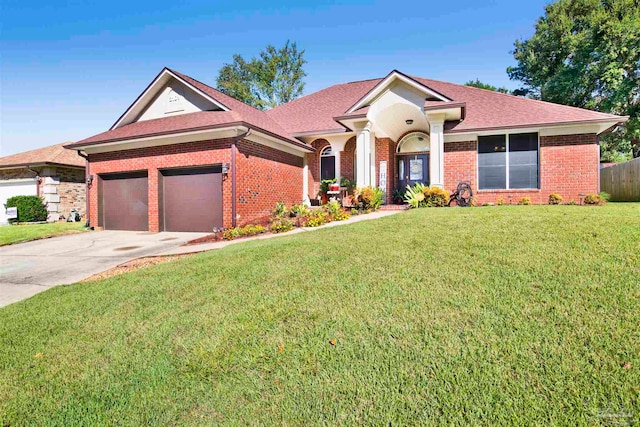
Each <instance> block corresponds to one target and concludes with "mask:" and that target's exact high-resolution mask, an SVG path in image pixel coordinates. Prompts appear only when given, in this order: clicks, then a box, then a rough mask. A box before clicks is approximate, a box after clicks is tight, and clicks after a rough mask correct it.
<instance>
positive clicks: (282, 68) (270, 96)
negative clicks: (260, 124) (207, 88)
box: [216, 40, 307, 110]
mask: <svg viewBox="0 0 640 427" xmlns="http://www.w3.org/2000/svg"><path fill="white" fill-rule="evenodd" d="M306 63H307V61H306V60H305V59H304V50H298V46H297V45H296V43H295V42H293V43H290V42H289V41H288V40H287V42H286V43H285V45H284V46H283V47H282V48H280V49H277V48H275V47H274V46H271V45H269V46H267V47H266V48H265V49H264V50H263V51H262V52H260V55H259V56H258V57H257V58H252V59H251V60H250V61H245V60H244V58H243V57H242V56H241V55H234V56H233V62H231V63H230V64H224V65H223V66H222V68H221V69H220V73H219V74H218V78H217V80H216V84H217V87H218V90H219V91H221V92H223V93H225V94H227V95H229V96H232V97H234V98H236V99H238V100H240V101H242V102H244V103H245V104H248V105H252V106H254V107H256V108H258V109H260V110H266V109H269V108H273V107H276V106H278V105H281V104H285V103H287V102H289V101H292V100H294V99H296V98H297V97H299V96H300V95H302V91H303V90H304V81H303V79H304V77H305V76H306V75H307V74H306V73H305V71H304V68H303V66H304V64H306Z"/></svg>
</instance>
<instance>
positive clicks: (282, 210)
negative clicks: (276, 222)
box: [271, 202, 289, 218]
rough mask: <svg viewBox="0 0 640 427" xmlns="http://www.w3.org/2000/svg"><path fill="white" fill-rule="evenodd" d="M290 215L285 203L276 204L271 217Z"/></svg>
mask: <svg viewBox="0 0 640 427" xmlns="http://www.w3.org/2000/svg"><path fill="white" fill-rule="evenodd" d="M288 214H289V212H287V206H286V205H285V204H284V202H278V203H276V207H275V208H273V210H272V211H271V215H272V216H274V217H276V218H279V217H282V216H286V215H288Z"/></svg>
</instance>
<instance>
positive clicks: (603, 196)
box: [600, 191, 611, 202]
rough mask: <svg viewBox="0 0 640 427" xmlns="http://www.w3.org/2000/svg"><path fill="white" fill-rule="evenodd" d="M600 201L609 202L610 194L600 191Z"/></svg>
mask: <svg viewBox="0 0 640 427" xmlns="http://www.w3.org/2000/svg"><path fill="white" fill-rule="evenodd" d="M600 199H602V200H604V201H605V202H608V201H609V200H611V194H609V193H607V192H606V191H601V192H600Z"/></svg>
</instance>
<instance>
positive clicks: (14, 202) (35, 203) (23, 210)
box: [4, 196, 48, 222]
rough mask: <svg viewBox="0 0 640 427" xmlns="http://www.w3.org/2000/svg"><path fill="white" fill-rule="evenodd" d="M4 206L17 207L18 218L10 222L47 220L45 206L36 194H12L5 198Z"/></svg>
mask: <svg viewBox="0 0 640 427" xmlns="http://www.w3.org/2000/svg"><path fill="white" fill-rule="evenodd" d="M4 207H5V208H14V207H15V208H18V218H17V219H12V220H11V221H12V222H39V221H46V220H47V216H48V213H47V206H46V205H45V204H44V201H43V200H42V199H41V198H40V197H38V196H13V197H9V199H7V203H5V205H4Z"/></svg>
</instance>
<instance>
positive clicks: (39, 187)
mask: <svg viewBox="0 0 640 427" xmlns="http://www.w3.org/2000/svg"><path fill="white" fill-rule="evenodd" d="M68 144H69V143H68V142H65V143H62V144H56V145H51V146H48V147H43V148H38V149H36V150H31V151H25V152H23V153H18V154H13V155H11V156H5V157H0V205H1V206H0V224H6V223H7V218H6V215H5V209H4V204H5V203H6V201H7V199H8V198H10V197H13V196H40V197H42V198H43V200H44V202H45V203H46V205H47V211H48V212H49V215H48V218H47V220H48V221H58V220H59V219H61V218H65V217H67V216H68V215H69V212H70V211H71V209H76V210H77V211H78V212H80V214H81V215H84V212H85V206H86V198H85V194H86V191H85V186H86V185H85V163H86V161H85V160H84V159H83V158H82V157H80V156H78V153H77V152H75V151H72V150H67V149H65V148H64V146H65V145H68Z"/></svg>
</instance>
